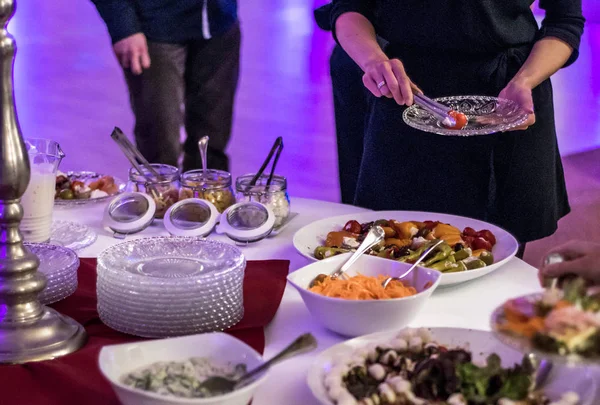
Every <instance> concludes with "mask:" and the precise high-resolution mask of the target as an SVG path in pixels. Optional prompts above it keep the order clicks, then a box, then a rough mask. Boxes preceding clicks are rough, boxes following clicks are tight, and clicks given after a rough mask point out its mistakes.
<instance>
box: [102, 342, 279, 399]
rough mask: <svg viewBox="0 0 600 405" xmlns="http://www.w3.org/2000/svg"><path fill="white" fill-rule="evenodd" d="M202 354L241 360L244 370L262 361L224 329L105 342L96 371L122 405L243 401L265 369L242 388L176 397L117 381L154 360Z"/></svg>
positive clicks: (177, 358) (187, 357)
mask: <svg viewBox="0 0 600 405" xmlns="http://www.w3.org/2000/svg"><path fill="white" fill-rule="evenodd" d="M191 357H206V358H211V359H214V360H215V362H217V363H227V362H231V363H234V364H238V363H244V364H246V366H247V369H248V371H250V370H252V369H254V368H255V367H258V366H259V365H261V364H262V363H263V359H262V356H261V355H260V354H259V353H258V352H257V351H256V350H254V349H253V348H251V347H250V346H248V345H247V344H245V343H244V342H242V341H240V340H238V339H236V338H234V337H233V336H230V335H228V334H226V333H206V334H202V335H192V336H185V337H179V338H173V339H162V340H152V341H143V342H136V343H128V344H122V345H112V346H105V347H103V348H102V350H100V355H99V356H98V363H99V366H100V371H101V372H102V374H104V376H105V377H106V378H107V379H108V381H110V383H111V385H112V387H113V389H114V391H115V393H116V394H117V396H118V397H119V400H120V401H121V403H122V404H124V405H171V404H193V405H217V404H219V405H247V404H248V402H250V400H251V399H252V396H253V395H254V392H255V391H256V389H257V388H258V386H259V385H260V384H261V383H262V382H263V381H264V380H265V379H266V377H267V373H265V374H263V375H262V376H261V377H260V378H258V379H257V380H255V381H254V382H253V383H252V384H249V385H247V386H245V387H243V388H240V389H238V390H235V391H233V392H231V393H229V394H227V395H220V396H216V397H211V398H194V399H187V398H177V397H170V396H165V395H160V394H155V393H151V392H146V391H142V390H138V389H135V388H132V387H129V386H126V385H125V384H122V383H121V377H122V376H123V375H124V374H127V373H130V372H132V371H135V370H138V369H140V368H143V367H145V366H149V365H150V364H152V363H155V362H158V361H185V360H188V359H189V358H191Z"/></svg>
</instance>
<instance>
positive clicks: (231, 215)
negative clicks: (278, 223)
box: [217, 201, 275, 243]
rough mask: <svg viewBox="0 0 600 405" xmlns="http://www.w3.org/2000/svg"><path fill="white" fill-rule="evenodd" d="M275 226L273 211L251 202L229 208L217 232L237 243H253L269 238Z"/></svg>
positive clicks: (222, 216) (222, 217) (223, 215)
mask: <svg viewBox="0 0 600 405" xmlns="http://www.w3.org/2000/svg"><path fill="white" fill-rule="evenodd" d="M274 226H275V214H274V213H273V210H271V208H269V207H267V206H266V205H263V204H260V203H258V202H255V201H249V202H240V203H237V204H234V205H232V206H231V207H229V208H227V209H226V210H225V212H223V214H222V215H221V221H220V223H219V225H218V227H217V231H218V232H219V233H223V234H225V235H227V237H228V238H229V239H232V240H234V241H236V242H240V243H252V242H258V241H259V240H262V239H264V238H266V237H267V236H269V235H270V234H271V232H272V231H273V227H274Z"/></svg>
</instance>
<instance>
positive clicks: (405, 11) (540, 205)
mask: <svg viewBox="0 0 600 405" xmlns="http://www.w3.org/2000/svg"><path fill="white" fill-rule="evenodd" d="M532 2H533V0H502V1H494V0H429V1H427V0H426V1H424V0H334V1H333V5H334V7H333V12H332V27H333V28H334V36H335V37H336V40H337V41H338V43H339V44H340V45H341V46H342V47H343V48H344V50H345V51H346V52H347V53H348V54H349V55H350V56H351V57H352V59H353V60H354V61H355V62H356V63H357V64H358V65H359V66H360V67H361V69H362V70H363V72H365V74H364V76H363V83H364V84H365V86H366V87H367V88H368V89H369V90H370V92H371V93H373V94H374V95H375V96H376V97H377V99H376V100H375V101H374V102H373V103H371V112H370V118H369V122H368V125H367V130H366V134H365V143H364V153H363V158H362V163H361V167H360V175H359V179H358V185H357V191H356V197H355V201H354V202H355V204H357V205H359V206H363V207H367V208H371V209H376V210H390V209H401V210H418V211H432V212H444V213H449V214H456V215H463V216H469V217H474V218H479V219H482V220H487V221H489V222H492V223H495V224H497V225H499V226H501V227H503V228H505V229H507V230H508V231H510V232H511V233H513V235H515V236H516V237H517V239H518V240H519V242H520V243H521V244H524V243H525V242H528V241H532V240H536V239H540V238H543V237H545V236H548V235H551V234H552V233H554V231H555V230H556V227H557V222H558V220H559V219H560V218H561V217H563V216H564V215H566V214H567V213H568V212H569V210H570V208H569V203H568V200H567V194H566V188H565V182H564V175H563V169H562V164H561V160H560V155H559V151H558V146H557V141H556V132H555V126H554V107H553V102H552V86H551V84H550V80H549V77H550V76H551V75H552V74H554V73H555V72H556V71H557V70H559V69H560V68H561V67H563V66H566V65H569V64H570V63H572V62H573V61H574V60H575V59H576V58H577V55H578V51H577V49H578V47H579V41H580V38H581V34H582V33H583V25H584V18H583V17H582V14H581V0H541V2H540V6H541V7H542V8H543V9H545V10H546V18H545V19H544V22H543V24H542V27H541V29H539V28H538V26H537V23H536V21H535V18H534V16H533V13H532V11H531V9H530V6H531V4H532ZM376 33H377V34H378V35H381V36H382V37H383V38H385V39H386V40H388V41H389V43H390V44H389V45H388V46H387V47H386V52H385V53H384V52H383V51H382V50H381V48H380V47H379V45H378V44H377V41H376V39H375V38H376ZM413 83H414V84H416V85H418V87H419V88H420V89H421V90H423V92H424V93H425V94H427V95H429V96H431V97H440V96H453V95H467V94H470V95H489V96H497V95H500V96H501V97H504V98H508V99H511V100H514V101H516V102H518V103H519V104H520V105H521V106H522V107H523V108H525V109H527V110H529V111H530V112H531V114H530V117H529V120H528V121H527V122H526V123H525V124H524V125H523V126H522V127H520V128H518V129H517V130H516V131H512V132H506V133H502V134H496V135H489V136H480V137H465V138H463V137H444V136H440V135H434V134H429V133H425V132H421V131H419V130H416V129H413V128H411V127H409V126H407V125H406V124H405V123H404V121H403V119H402V112H403V109H404V108H405V107H404V105H411V104H412V101H413V95H412V86H414V84H413ZM520 253H521V254H522V252H520Z"/></svg>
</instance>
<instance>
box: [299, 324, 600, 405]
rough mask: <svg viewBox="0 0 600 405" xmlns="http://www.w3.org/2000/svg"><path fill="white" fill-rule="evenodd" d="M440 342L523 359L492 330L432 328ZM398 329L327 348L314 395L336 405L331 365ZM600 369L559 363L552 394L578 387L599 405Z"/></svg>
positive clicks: (584, 403)
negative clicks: (329, 386) (328, 377)
mask: <svg viewBox="0 0 600 405" xmlns="http://www.w3.org/2000/svg"><path fill="white" fill-rule="evenodd" d="M428 329H429V331H430V332H431V334H432V336H433V340H435V341H436V342H438V343H440V344H443V345H449V346H462V347H465V348H468V350H470V351H471V352H472V353H473V360H474V361H480V360H484V359H485V358H486V357H487V356H488V355H489V354H492V353H496V354H498V355H499V356H500V358H501V359H502V364H503V365H504V366H509V365H512V364H514V363H520V362H521V359H522V357H523V355H522V354H521V353H520V352H518V351H516V350H514V349H511V348H509V347H506V346H504V345H503V344H501V343H500V342H498V340H496V339H495V338H494V336H493V334H492V333H491V332H486V331H481V330H473V329H460V328H428ZM397 334H398V331H390V332H382V333H375V334H372V335H368V336H362V337H359V338H356V339H352V340H348V341H346V342H343V343H340V344H338V345H335V346H333V347H331V348H329V349H327V350H325V351H323V352H322V353H321V354H319V356H318V357H317V358H316V359H315V361H314V362H313V363H312V365H311V367H310V368H309V370H308V378H307V382H308V386H309V388H310V390H311V391H312V393H313V394H314V396H315V397H316V398H317V399H318V400H319V402H320V403H321V404H323V405H334V402H333V401H331V400H330V399H329V396H328V395H327V391H326V389H325V386H324V384H323V380H324V376H325V374H326V373H327V372H328V371H329V370H330V369H331V367H332V365H333V363H334V362H335V361H336V359H339V358H341V357H344V356H345V355H350V354H351V353H352V352H353V351H354V350H355V349H356V348H358V347H362V346H365V345H367V344H370V343H377V342H386V341H389V340H390V339H392V338H393V337H395V336H396V335H397ZM598 378H599V374H598V370H594V369H571V368H566V367H561V366H559V365H555V366H554V368H553V370H552V374H551V375H550V376H549V380H548V382H547V385H546V387H545V391H546V393H547V394H548V395H549V396H550V397H551V398H552V399H555V398H559V397H560V394H562V393H565V392H568V391H575V392H576V393H577V394H579V396H580V399H581V401H580V403H579V405H595V404H597V402H595V401H596V398H597V396H598V394H600V393H599V392H598V391H599V388H598V384H597V381H599V379H598Z"/></svg>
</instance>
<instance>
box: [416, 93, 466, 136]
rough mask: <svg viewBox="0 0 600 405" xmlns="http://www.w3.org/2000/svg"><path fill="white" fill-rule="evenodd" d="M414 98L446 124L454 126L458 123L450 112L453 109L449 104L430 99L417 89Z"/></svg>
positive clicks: (418, 103)
mask: <svg viewBox="0 0 600 405" xmlns="http://www.w3.org/2000/svg"><path fill="white" fill-rule="evenodd" d="M413 98H414V101H415V104H416V105H418V106H419V107H421V108H422V109H424V110H425V111H427V112H428V113H429V114H431V115H433V116H434V117H435V118H437V119H438V120H439V121H440V122H441V123H442V124H443V125H444V126H447V127H454V126H455V125H456V120H455V119H454V118H453V117H451V116H450V114H449V113H450V111H451V109H450V108H449V107H448V106H446V105H444V104H442V103H438V102H437V101H434V100H432V99H430V98H429V97H427V96H426V95H425V94H423V93H422V92H420V91H418V90H416V89H413Z"/></svg>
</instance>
